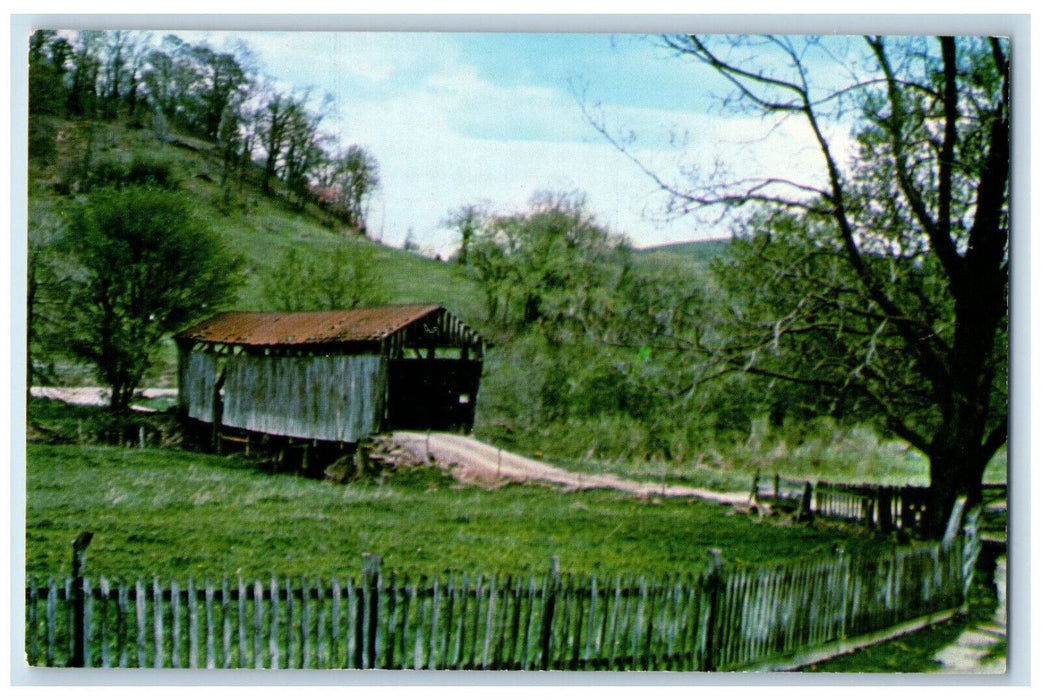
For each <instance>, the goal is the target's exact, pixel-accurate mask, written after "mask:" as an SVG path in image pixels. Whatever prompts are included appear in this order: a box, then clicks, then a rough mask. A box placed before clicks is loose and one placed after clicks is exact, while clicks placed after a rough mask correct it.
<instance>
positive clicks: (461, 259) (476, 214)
mask: <svg viewBox="0 0 1041 700" xmlns="http://www.w3.org/2000/svg"><path fill="white" fill-rule="evenodd" d="M488 218H489V215H488V212H487V207H486V206H483V205H480V204H466V205H464V206H461V207H459V208H458V209H455V210H453V211H451V212H449V214H448V216H447V217H445V220H444V222H443V225H445V226H448V227H450V228H453V229H455V230H456V231H458V232H459V252H458V253H457V254H456V256H455V261H456V262H457V263H459V264H460V265H466V263H467V254H468V253H469V250H470V244H471V243H472V242H473V239H474V237H475V236H476V235H477V233H478V231H480V230H481V227H482V226H483V225H484V223H485V221H487V220H488Z"/></svg>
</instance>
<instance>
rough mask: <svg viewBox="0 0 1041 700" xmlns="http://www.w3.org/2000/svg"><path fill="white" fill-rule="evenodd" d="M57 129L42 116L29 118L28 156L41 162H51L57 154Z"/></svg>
mask: <svg viewBox="0 0 1041 700" xmlns="http://www.w3.org/2000/svg"><path fill="white" fill-rule="evenodd" d="M57 136H58V129H57V127H55V125H54V122H53V121H51V120H50V119H46V118H44V117H39V116H34V117H32V118H30V119H29V144H28V145H29V158H30V159H32V160H35V161H38V162H40V163H43V164H48V163H52V162H53V161H54V156H55V155H56V154H57V151H58V148H57Z"/></svg>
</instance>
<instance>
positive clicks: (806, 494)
mask: <svg viewBox="0 0 1041 700" xmlns="http://www.w3.org/2000/svg"><path fill="white" fill-rule="evenodd" d="M798 519H799V520H813V485H812V484H811V483H810V482H808V481H807V482H806V485H805V486H803V488H802V503H800V504H799V517H798Z"/></svg>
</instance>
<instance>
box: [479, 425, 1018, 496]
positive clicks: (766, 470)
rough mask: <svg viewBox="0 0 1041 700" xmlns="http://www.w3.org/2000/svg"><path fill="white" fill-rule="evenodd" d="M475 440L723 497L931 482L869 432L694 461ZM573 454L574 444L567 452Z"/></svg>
mask: <svg viewBox="0 0 1041 700" xmlns="http://www.w3.org/2000/svg"><path fill="white" fill-rule="evenodd" d="M475 432H476V433H477V436H478V437H479V438H481V439H484V440H487V441H489V442H492V443H496V444H498V443H503V444H502V446H503V447H504V448H505V449H510V450H513V451H517V452H521V453H523V454H526V455H527V456H529V457H530V456H535V453H536V452H538V453H539V454H541V455H542V456H543V457H544V458H545V459H547V460H549V461H552V462H553V463H554V464H557V465H559V466H561V467H565V468H567V469H570V470H572V471H579V472H585V473H593V474H605V473H606V474H616V475H618V476H623V477H627V478H631V479H639V480H641V481H660V480H664V481H668V482H669V483H679V484H688V485H691V486H698V487H701V488H708V489H713V490H717V491H740V490H742V489H747V488H750V486H751V484H752V479H753V476H754V475H755V473H756V471H757V470H758V471H759V472H760V474H761V476H762V477H763V478H772V476H773V475H774V474H775V473H776V474H779V475H781V476H783V477H785V478H788V479H794V480H798V481H813V482H816V481H833V482H841V483H872V484H887V485H891V486H900V485H905V484H912V485H916V486H926V485H928V483H929V461H928V459H927V458H926V457H925V456H924V455H923V454H922V453H920V452H918V451H917V450H914V449H912V448H910V447H908V445H907V444H906V443H903V442H901V441H898V440H880V439H879V438H878V437H877V436H876V435H875V434H874V432H873V431H872V430H871V429H870V428H868V427H858V428H853V429H848V430H838V429H837V430H836V432H835V434H834V436H832V438H831V439H829V440H821V439H818V438H811V439H808V440H806V441H805V442H803V443H802V444H800V445H797V446H794V447H793V446H789V445H787V444H785V442H784V441H783V440H769V441H766V442H765V443H764V444H757V445H749V444H744V445H742V444H733V445H725V446H724V445H721V446H718V447H714V448H708V449H706V450H705V451H704V452H703V453H702V454H699V455H697V456H696V457H695V458H693V459H690V460H671V461H663V460H639V459H622V458H618V459H591V458H569V457H563V456H560V455H559V454H556V453H555V443H554V441H553V440H547V441H546V442H545V443H544V444H539V443H538V442H537V441H528V442H527V443H521V442H519V441H516V440H510V439H509V438H508V436H504V435H503V434H501V431H496V430H494V427H493V428H492V429H485V427H484V426H482V425H478V426H477V427H476V428H475ZM566 447H567V448H568V449H569V450H571V451H572V452H574V451H575V449H574V445H567V446H566ZM1007 472H1008V459H1007V452H1006V450H1005V449H1004V448H1003V449H1001V450H1000V451H999V452H998V454H997V455H995V457H994V459H992V460H991V462H990V464H989V465H988V466H987V471H986V473H985V474H984V481H985V482H987V483H1004V482H1005V481H1006V479H1007Z"/></svg>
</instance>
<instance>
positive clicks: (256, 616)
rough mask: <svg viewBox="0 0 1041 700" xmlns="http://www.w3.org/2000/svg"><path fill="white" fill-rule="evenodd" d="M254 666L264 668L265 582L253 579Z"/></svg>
mask: <svg viewBox="0 0 1041 700" xmlns="http://www.w3.org/2000/svg"><path fill="white" fill-rule="evenodd" d="M253 668H264V584H262V583H261V582H260V579H254V580H253Z"/></svg>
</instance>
